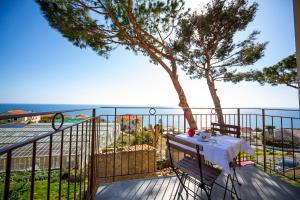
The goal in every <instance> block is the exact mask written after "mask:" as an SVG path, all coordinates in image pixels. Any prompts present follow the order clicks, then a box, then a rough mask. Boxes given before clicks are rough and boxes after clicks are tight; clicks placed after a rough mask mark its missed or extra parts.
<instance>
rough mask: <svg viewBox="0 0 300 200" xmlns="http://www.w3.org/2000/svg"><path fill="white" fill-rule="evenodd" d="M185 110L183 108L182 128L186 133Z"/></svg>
mask: <svg viewBox="0 0 300 200" xmlns="http://www.w3.org/2000/svg"><path fill="white" fill-rule="evenodd" d="M185 115H186V112H185V109H184V111H183V130H184V132H185V133H186V116H185Z"/></svg>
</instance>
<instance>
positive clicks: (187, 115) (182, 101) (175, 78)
mask: <svg viewBox="0 0 300 200" xmlns="http://www.w3.org/2000/svg"><path fill="white" fill-rule="evenodd" d="M169 75H170V78H171V80H172V83H173V85H174V88H175V90H176V92H177V94H178V97H179V107H181V108H182V109H183V112H184V116H185V118H186V120H187V121H188V124H189V126H190V128H194V129H197V123H196V121H195V119H194V116H193V113H192V110H191V108H190V106H189V104H188V102H187V99H186V96H185V94H184V91H183V89H182V87H181V85H180V83H179V80H178V75H177V74H169Z"/></svg>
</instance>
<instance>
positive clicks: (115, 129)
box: [113, 107, 131, 182]
mask: <svg viewBox="0 0 300 200" xmlns="http://www.w3.org/2000/svg"><path fill="white" fill-rule="evenodd" d="M114 110H115V116H114V117H115V119H114V162H113V182H114V181H115V175H116V135H117V108H116V107H115V108H114ZM130 123H131V122H130V117H129V124H130ZM129 133H130V125H129ZM128 159H129V156H128ZM128 167H129V166H128ZM128 170H129V169H128Z"/></svg>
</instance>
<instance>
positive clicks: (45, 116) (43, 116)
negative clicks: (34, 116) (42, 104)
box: [41, 114, 53, 118]
mask: <svg viewBox="0 0 300 200" xmlns="http://www.w3.org/2000/svg"><path fill="white" fill-rule="evenodd" d="M52 116H53V114H47V115H41V118H51V117H52Z"/></svg>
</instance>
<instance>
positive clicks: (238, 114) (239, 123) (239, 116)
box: [237, 108, 244, 166]
mask: <svg viewBox="0 0 300 200" xmlns="http://www.w3.org/2000/svg"><path fill="white" fill-rule="evenodd" d="M240 118H241V109H240V108H238V109H237V125H238V126H239V135H240V136H239V137H241V119H240ZM243 158H244V157H243ZM238 159H239V166H241V154H240V153H239V156H238Z"/></svg>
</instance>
